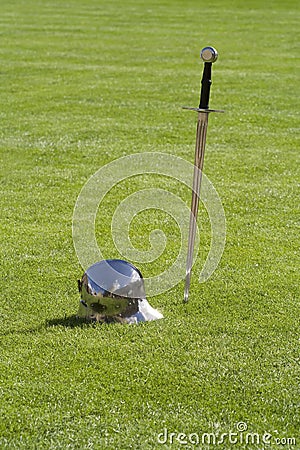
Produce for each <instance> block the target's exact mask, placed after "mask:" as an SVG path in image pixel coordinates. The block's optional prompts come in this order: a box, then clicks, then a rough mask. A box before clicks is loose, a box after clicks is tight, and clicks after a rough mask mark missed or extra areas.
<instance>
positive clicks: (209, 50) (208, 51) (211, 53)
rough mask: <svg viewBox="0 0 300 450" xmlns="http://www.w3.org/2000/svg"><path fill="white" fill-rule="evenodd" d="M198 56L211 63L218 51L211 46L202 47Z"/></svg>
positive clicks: (216, 57) (215, 58)
mask: <svg viewBox="0 0 300 450" xmlns="http://www.w3.org/2000/svg"><path fill="white" fill-rule="evenodd" d="M200 57H201V59H202V60H203V61H204V62H209V63H213V62H215V61H216V60H217V59H218V52H217V50H216V49H215V48H213V47H204V48H203V49H202V50H201V53H200Z"/></svg>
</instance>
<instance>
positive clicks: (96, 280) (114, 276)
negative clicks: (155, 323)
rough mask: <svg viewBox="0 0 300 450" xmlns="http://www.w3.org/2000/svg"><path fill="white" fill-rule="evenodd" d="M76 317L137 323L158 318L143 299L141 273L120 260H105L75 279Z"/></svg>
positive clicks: (143, 290)
mask: <svg viewBox="0 0 300 450" xmlns="http://www.w3.org/2000/svg"><path fill="white" fill-rule="evenodd" d="M78 288H79V292H80V294H81V299H80V305H79V311H78V317H82V318H86V319H89V320H94V321H97V322H125V323H137V322H145V321H148V320H155V319H160V318H162V317H163V316H162V314H161V313H159V312H158V311H156V310H155V309H153V308H152V307H151V306H150V304H149V303H148V301H147V299H146V294H145V286H144V280H143V276H142V274H141V272H140V271H139V270H138V269H137V268H136V267H135V266H134V265H133V264H131V263H129V262H127V261H123V260H121V259H106V260H103V261H99V262H97V263H95V264H93V265H92V266H91V267H89V268H88V269H87V270H86V272H85V273H84V275H83V277H82V279H81V280H78Z"/></svg>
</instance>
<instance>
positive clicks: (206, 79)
mask: <svg viewBox="0 0 300 450" xmlns="http://www.w3.org/2000/svg"><path fill="white" fill-rule="evenodd" d="M211 66H212V63H211V62H206V63H204V69H203V75H202V80H201V94H200V104H199V108H200V109H208V107H209V94H210V86H211Z"/></svg>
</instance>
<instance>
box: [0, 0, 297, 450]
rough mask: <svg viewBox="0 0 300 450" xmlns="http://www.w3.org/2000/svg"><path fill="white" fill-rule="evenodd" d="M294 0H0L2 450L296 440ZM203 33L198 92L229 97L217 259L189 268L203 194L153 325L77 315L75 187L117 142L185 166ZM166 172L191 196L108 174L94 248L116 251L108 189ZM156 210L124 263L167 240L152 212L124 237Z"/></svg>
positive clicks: (212, 147) (206, 230) (215, 132)
mask: <svg viewBox="0 0 300 450" xmlns="http://www.w3.org/2000/svg"><path fill="white" fill-rule="evenodd" d="M299 16H300V14H299V5H298V2H297V1H296V0H287V1H286V2H282V1H279V0H275V1H272V2H271V1H265V2H261V1H258V0H249V1H246V2H242V1H239V0H232V1H229V0H224V1H221V0H219V1H214V0H212V1H211V2H204V1H202V0H187V1H184V0H162V1H159V0H150V1H143V0H135V1H133V0H129V1H122V0H112V1H110V2H106V1H103V0H98V1H97V0H85V1H80V0H69V1H67V2H60V1H55V0H46V1H41V0H40V1H34V0H27V1H25V0H18V1H17V0H10V1H6V2H4V1H2V2H1V5H0V36H1V39H0V62H1V64H0V100H1V102H0V105H1V106H0V123H1V126H0V156H1V165H0V172H1V179H0V183H1V185H0V186H1V196H0V206H1V221H0V239H1V247H0V255H1V256H0V264H1V270H0V273H1V306H0V330H1V350H0V352H1V353H0V355H1V356H0V380H1V384H0V394H1V396H0V398H1V402H0V411H1V421H0V448H1V449H9V450H11V449H38V450H39V449H120V450H124V449H146V450H148V449H159V448H169V449H177V448H189V449H191V448H198V449H200V448H203V449H204V448H222V449H231V448H238V449H242V448H247V449H250V448H251V449H252V448H257V449H262V448H293V449H296V448H298V449H299V448H300V434H299V429H300V420H299V417H300V414H299V397H300V395H299V394H300V390H299V382H300V376H299V268H300V264H299V129H297V127H298V125H299V116H298V115H297V114H298V111H299V94H300V92H299V91H300V90H299V19H300V17H299ZM206 45H213V46H215V47H216V48H217V49H218V51H219V55H220V56H219V59H218V61H217V62H216V63H215V64H214V66H213V85H212V89H211V107H214V108H217V109H225V110H226V113H225V114H215V115H211V116H210V119H209V129H208V136H207V149H206V150H207V151H206V158H205V173H206V175H207V176H208V177H209V179H210V180H211V181H212V183H213V184H214V186H215V188H216V189H217V191H218V193H219V196H220V198H221V200H222V203H223V207H224V211H225V214H226V224H227V237H226V246H225V251H224V254H223V258H222V260H221V262H220V264H219V266H218V268H217V270H216V271H215V272H214V274H213V275H212V277H211V278H210V279H209V280H208V281H207V282H206V283H203V284H199V283H198V275H199V273H200V270H201V267H202V264H203V260H204V259H205V254H206V253H207V251H208V249H209V243H210V226H209V221H208V218H207V216H206V215H205V214H206V213H205V210H204V208H203V207H202V208H201V210H200V215H199V223H200V227H201V229H202V235H201V245H202V250H201V247H200V250H201V251H200V257H199V258H198V260H197V262H196V265H195V269H194V274H193V278H192V284H191V290H190V302H189V303H188V304H187V305H184V304H183V302H182V300H183V288H184V284H183V282H180V283H179V284H177V285H176V286H174V287H173V288H172V289H170V290H169V291H168V292H165V293H163V294H161V295H158V296H156V297H153V298H150V299H149V300H150V302H151V304H152V305H153V306H154V307H156V308H158V309H159V310H161V311H162V312H163V314H164V316H165V318H164V319H163V320H161V321H156V322H152V323H144V324H140V325H138V326H123V325H89V324H83V323H80V322H78V321H77V320H76V318H75V315H76V312H77V308H78V302H79V294H78V292H77V279H78V278H80V277H81V276H82V273H83V269H82V268H81V266H80V264H79V262H78V259H77V256H76V253H75V250H74V246H73V241H72V216H73V210H74V206H75V202H76V199H77V197H78V195H79V193H80V190H81V189H82V187H83V186H84V184H85V183H86V182H87V180H88V179H89V177H90V176H92V175H93V174H94V173H95V172H96V171H97V170H98V169H99V168H100V167H102V166H104V165H105V164H107V163H109V162H111V161H113V160H115V159H118V158H120V157H121V156H126V155H131V154H134V153H140V152H149V151H150V152H164V153H168V154H170V155H175V156H179V157H181V158H184V159H186V160H187V161H190V162H193V158H194V142H195V132H196V114H195V113H193V112H188V111H184V110H182V109H181V106H182V105H187V106H197V105H198V102H199V86H200V77H201V72H202V67H203V64H202V63H201V61H200V58H199V52H200V50H201V48H202V47H204V46H206ZM168 186H169V189H170V191H171V192H173V193H176V194H177V195H181V196H182V198H183V200H184V201H185V202H186V203H187V204H188V205H189V203H190V192H187V190H186V189H183V188H182V186H181V185H180V184H178V183H177V184H176V182H174V180H168V179H165V178H163V177H159V176H150V175H148V176H143V177H136V178H134V179H133V180H127V182H124V183H120V185H119V189H118V186H117V187H114V189H113V190H112V191H111V193H110V197H109V198H108V199H107V201H106V203H104V206H103V207H102V208H101V211H99V214H98V216H97V223H96V225H97V226H96V229H97V238H98V239H99V242H102V243H103V245H104V247H105V257H107V258H109V257H119V256H120V255H118V252H117V251H116V248H115V246H114V243H113V240H112V238H111V229H110V224H111V218H112V215H113V212H114V209H115V208H116V206H117V205H118V201H119V199H120V198H121V199H124V198H125V197H126V195H127V193H128V195H129V194H131V193H132V192H135V191H137V190H138V189H145V188H152V187H162V188H163V189H168ZM95 195H96V193H95ZM137 219H138V220H137ZM152 223H153V227H152ZM158 224H161V226H162V229H163V230H164V232H165V234H166V236H167V237H169V239H168V244H167V248H166V252H165V254H163V255H162V256H161V257H160V260H159V264H158V262H157V261H156V262H155V261H154V262H153V264H140V265H139V264H137V265H138V266H139V267H140V268H141V270H142V272H143V274H144V275H145V276H147V277H149V276H153V275H155V274H156V272H157V270H159V267H161V268H165V267H167V266H168V264H169V263H170V261H171V260H174V258H176V254H177V253H178V243H179V234H180V233H179V231H178V229H177V227H176V223H175V222H174V220H172V219H171V218H170V217H169V216H168V215H167V214H164V212H163V211H157V212H155V211H153V210H149V211H145V213H144V215H143V213H142V214H141V215H140V216H139V217H138V218H136V220H135V221H134V222H133V229H132V231H131V234H132V236H131V237H132V241H133V243H135V244H136V245H137V247H138V248H139V249H140V250H143V249H146V250H147V249H148V248H149V234H150V233H151V231H152V229H156V228H158ZM246 428H247V429H246ZM172 433H173V434H172ZM180 433H182V434H180ZM225 433H227V435H224V434H225ZM229 433H236V434H232V435H229ZM247 433H248V434H249V435H247ZM222 435H223V437H222ZM268 436H270V437H268Z"/></svg>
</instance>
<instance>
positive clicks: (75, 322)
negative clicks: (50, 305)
mask: <svg viewBox="0 0 300 450" xmlns="http://www.w3.org/2000/svg"><path fill="white" fill-rule="evenodd" d="M95 324H96V322H92V321H88V320H86V319H82V318H80V317H77V316H75V315H73V316H68V317H64V318H61V317H60V318H57V319H49V320H46V327H57V326H60V327H66V328H76V327H81V328H83V327H87V326H91V325H95Z"/></svg>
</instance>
